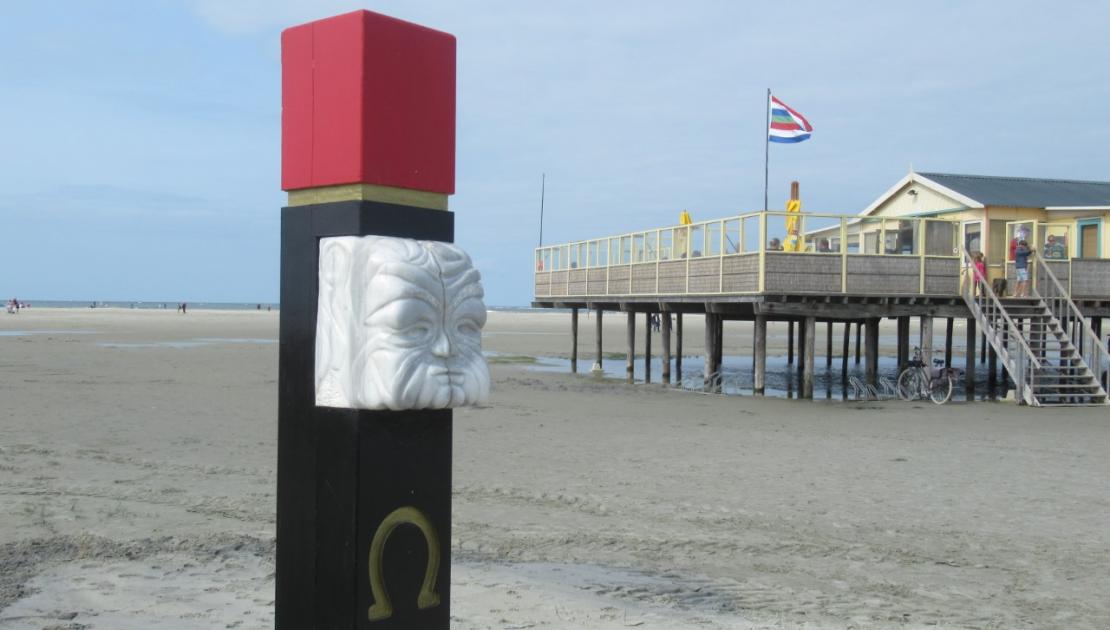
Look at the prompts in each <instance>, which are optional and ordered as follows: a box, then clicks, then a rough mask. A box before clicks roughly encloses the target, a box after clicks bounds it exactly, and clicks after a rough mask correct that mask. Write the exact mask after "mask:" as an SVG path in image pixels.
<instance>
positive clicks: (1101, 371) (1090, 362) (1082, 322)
mask: <svg viewBox="0 0 1110 630" xmlns="http://www.w3.org/2000/svg"><path fill="white" fill-rule="evenodd" d="M1030 258H1031V259H1033V260H1035V261H1036V263H1035V264H1036V266H1037V287H1036V288H1035V289H1034V290H1033V295H1036V296H1038V297H1040V298H1041V299H1042V300H1044V302H1045V304H1047V305H1048V310H1049V312H1050V313H1052V316H1053V317H1055V318H1056V320H1057V321H1058V322H1060V327H1061V328H1063V329H1064V332H1065V333H1066V334H1067V335H1068V338H1069V339H1071V343H1072V345H1073V346H1075V349H1076V351H1078V352H1079V356H1080V357H1081V358H1082V359H1083V362H1084V363H1086V364H1087V367H1088V368H1090V370H1091V372H1093V373H1094V375H1095V380H1097V381H1098V382H1099V383H1100V384H1101V386H1102V391H1103V393H1104V394H1105V393H1107V392H1110V352H1108V351H1107V349H1106V347H1105V346H1103V345H1102V340H1100V339H1099V338H1098V335H1096V334H1095V331H1094V329H1093V328H1091V324H1090V322H1088V321H1087V319H1086V318H1084V317H1083V313H1082V312H1080V310H1079V307H1078V306H1076V305H1075V302H1074V301H1072V299H1071V295H1070V294H1069V293H1068V292H1067V290H1066V289H1065V288H1064V285H1063V283H1061V282H1060V279H1059V278H1057V277H1056V274H1055V273H1053V272H1052V269H1051V268H1050V267H1049V266H1048V263H1046V262H1045V260H1044V258H1041V257H1040V256H1036V255H1034V256H1030ZM1108 402H1110V400H1108Z"/></svg>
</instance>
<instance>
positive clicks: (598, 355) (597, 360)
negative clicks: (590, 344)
mask: <svg viewBox="0 0 1110 630" xmlns="http://www.w3.org/2000/svg"><path fill="white" fill-rule="evenodd" d="M604 314H605V310H604V309H602V308H601V307H598V309H597V318H596V319H595V320H594V337H595V339H594V350H595V352H594V367H593V369H592V370H590V371H591V372H596V373H600V372H603V371H604V368H602V366H601V360H602V352H601V330H602V328H601V316H602V315H604Z"/></svg>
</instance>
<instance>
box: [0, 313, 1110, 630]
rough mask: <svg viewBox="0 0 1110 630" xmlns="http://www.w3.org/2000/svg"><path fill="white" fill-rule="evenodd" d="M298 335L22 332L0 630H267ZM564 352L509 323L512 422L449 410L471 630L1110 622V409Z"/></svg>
mask: <svg viewBox="0 0 1110 630" xmlns="http://www.w3.org/2000/svg"><path fill="white" fill-rule="evenodd" d="M277 317H278V314H277V313H276V312H274V313H265V312H253V311H243V312H226V311H225V312H216V311H208V312H206V311H190V313H189V314H188V315H185V316H182V315H180V314H178V313H175V312H173V311H131V310H122V309H118V310H117V309H97V310H95V311H93V310H80V309H78V310H64V309H41V310H37V309H29V310H26V311H24V312H22V313H21V314H19V315H15V316H2V317H0V414H2V415H0V628H13V629H15V628H18V629H23V628H28V629H30V628H34V629H39V628H64V629H70V630H77V629H78V628H97V629H110V628H150V627H159V628H171V629H176V628H181V629H185V628H225V627H234V628H269V627H272V624H273V534H274V504H275V494H274V490H275V488H274V477H275V470H276V461H275V459H276V433H277V432H276V429H277V423H276V414H277V409H276V403H277V384H276V379H277V344H276V343H275V342H276V338H277ZM699 319H700V318H698V317H694V316H688V317H687V318H686V344H685V346H686V347H685V351H686V353H687V354H688V355H695V354H697V353H699V352H700V351H701V350H700V348H701V338H702V329H701V326H700V321H698V320H699ZM605 323H606V326H605V331H606V333H605V341H606V343H605V349H604V350H605V352H606V354H607V355H612V356H621V357H623V353H624V347H623V344H624V320H623V318H621V317H613V316H610V317H608V318H607V319H606V320H605ZM638 323H640V330H639V331H638V332H639V333H640V334H641V335H642V333H643V330H642V319H641V320H639V322H638ZM783 328H785V327H783ZM580 329H581V332H582V339H581V345H580V349H579V352H580V357H582V358H587V357H589V358H591V359H592V353H593V337H592V334H593V322H592V321H591V320H588V319H587V318H586V317H585V315H583V317H582V320H581V322H580ZM568 331H569V316H568V315H566V314H558V313H492V314H491V317H490V322H489V324H488V326H487V330H486V335H485V341H484V344H485V348H486V349H487V350H491V351H495V352H497V353H499V354H498V355H497V356H496V357H495V358H494V359H493V360H492V361H493V363H492V365H491V370H492V375H493V383H494V390H493V395H492V399H491V401H490V403H489V404H488V405H487V406H485V407H482V408H470V409H462V410H458V411H457V412H456V414H455V436H456V438H455V497H454V527H453V530H452V536H451V539H452V540H451V544H452V549H453V554H454V562H455V564H454V567H453V569H452V571H453V584H452V589H453V599H452V603H451V605H452V616H453V622H452V627H455V628H462V629H468V630H469V629H478V628H506V629H508V628H541V627H542V628H566V629H571V628H600V629H603V630H608V629H610V628H613V629H615V628H625V627H638V628H651V629H660V630H661V629H664V628H667V629H673V628H711V629H712V628H848V627H853V628H936V627H942V628H1013V627H1031V628H1069V629H1071V628H1092V629H1095V628H1106V627H1110V598H1107V596H1106V593H1108V592H1110V562H1108V560H1110V527H1107V526H1106V523H1108V522H1110V481H1108V479H1110V413H1108V411H1107V410H1106V409H1063V410H1052V411H1041V410H1036V409H1028V408H1022V407H1017V406H1014V405H1013V404H1010V403H987V402H977V403H956V404H949V405H945V406H943V407H938V406H934V405H932V404H929V403H899V402H884V403H843V402H839V401H830V402H826V401H816V402H799V401H790V400H782V399H772V398H767V399H761V398H753V397H750V396H741V397H736V396H717V395H706V394H701V393H696V392H689V391H681V390H676V389H673V388H666V387H663V386H660V385H635V386H628V385H625V384H623V383H622V382H619V381H615V380H607V379H598V378H594V377H590V376H589V375H579V376H572V375H569V374H561V373H551V372H538V371H535V370H533V369H532V364H531V363H530V361H529V359H528V357H536V356H552V357H564V358H565V357H567V356H569V335H568V334H567V333H568ZM772 332H773V333H774V332H775V331H772ZM818 332H819V343H818V345H819V346H821V345H822V344H821V343H820V342H822V341H823V339H821V338H820V336H821V334H822V333H823V329H819V331H818ZM778 335H779V338H778V339H775V338H773V339H772V341H771V344H770V347H771V351H772V353H779V354H781V353H782V352H783V348H784V346H785V337H784V336H783V335H784V332H779V333H778ZM960 335H962V331H960V332H958V333H957V338H958V339H959V338H960V337H959V336H960ZM839 341H840V339H839V337H838V338H837V339H836V345H837V346H838V345H839ZM750 342H751V335H750V328H744V327H742V326H739V325H735V326H734V325H732V324H731V323H730V324H729V326H727V327H726V344H727V346H726V347H728V348H729V350H728V351H729V352H730V353H735V354H744V353H745V352H746V349H747V348H749V347H750ZM853 344H854V339H853ZM638 345H640V346H641V348H642V339H641V342H640V344H638ZM653 346H654V348H655V349H656V351H658V348H659V343H658V339H656V340H655V342H654V343H653ZM819 357H823V352H819ZM614 360H615V361H619V362H620V363H621V364H623V359H614ZM958 365H959V364H958ZM655 377H656V378H658V374H656V375H655Z"/></svg>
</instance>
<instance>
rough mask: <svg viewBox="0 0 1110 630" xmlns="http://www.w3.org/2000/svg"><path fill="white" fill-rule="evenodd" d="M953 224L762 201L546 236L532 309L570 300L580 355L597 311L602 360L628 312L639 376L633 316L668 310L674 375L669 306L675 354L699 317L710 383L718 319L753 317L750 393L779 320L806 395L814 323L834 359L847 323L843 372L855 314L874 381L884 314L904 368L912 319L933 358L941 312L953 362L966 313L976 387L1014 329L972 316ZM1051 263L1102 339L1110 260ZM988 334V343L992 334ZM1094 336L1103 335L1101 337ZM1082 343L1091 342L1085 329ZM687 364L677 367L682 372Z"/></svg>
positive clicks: (715, 375) (758, 384)
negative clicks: (609, 330) (635, 226)
mask: <svg viewBox="0 0 1110 630" xmlns="http://www.w3.org/2000/svg"><path fill="white" fill-rule="evenodd" d="M792 219H793V220H794V222H795V223H794V224H793V225H792V224H791V223H790V221H791V220H792ZM807 221H808V222H809V225H811V226H813V225H816V226H818V227H819V228H820V229H819V230H817V229H814V230H811V231H812V232H813V233H819V234H825V235H827V234H830V233H831V234H836V235H838V236H837V237H836V238H832V239H829V238H827V237H822V238H821V239H820V241H818V240H817V239H816V238H808V237H807V236H806V234H807V231H806V222H807ZM776 226H779V227H780V229H781V230H782V231H795V232H796V233H797V235H798V237H797V243H798V245H797V246H796V247H797V250H798V251H781V250H777V249H771V248H769V247H768V243H769V242H770V239H769V235H770V234H772V233H774V232H773V231H772V230H773V229H774V228H775V227H776ZM830 226H831V227H830ZM779 233H783V232H779ZM958 233H959V224H958V222H955V221H945V220H939V219H929V218H912V217H908V218H907V217H900V218H896V219H889V218H882V219H878V220H875V221H870V222H868V221H862V220H859V219H858V218H855V217H846V216H840V215H812V214H807V215H802V216H801V217H798V216H797V215H795V216H794V217H790V216H789V215H787V214H786V213H777V212H757V213H752V214H748V215H741V216H738V217H730V218H726V219H720V220H716V221H709V222H704V223H695V224H693V225H684V226H672V227H668V228H660V229H655V230H648V231H645V232H638V233H630V234H624V235H619V236H614V237H606V238H600V239H593V240H587V241H580V242H575V243H567V244H564V245H555V246H550V247H542V248H538V249H536V252H535V256H536V257H535V293H534V300H533V306H535V307H539V308H568V309H571V312H572V331H571V333H572V347H573V348H574V351H573V352H574V356H575V358H577V345H578V343H577V313H578V310H579V309H591V310H593V311H595V312H596V315H597V319H596V322H597V340H596V363H595V369H596V368H597V367H599V366H600V365H601V361H602V355H601V320H602V317H603V315H604V313H605V312H606V311H613V312H622V313H625V314H626V316H627V318H628V329H627V336H628V339H627V351H628V354H627V356H628V358H627V364H626V368H627V378H628V380H629V382H632V380H633V374H634V372H633V360H634V357H635V336H636V317H635V316H636V315H637V314H639V313H643V314H644V318H643V321H644V322H645V328H646V327H647V326H649V325H650V324H649V322H650V320H651V316H652V315H653V314H660V315H662V316H663V317H662V319H661V322H666V323H667V328H668V330H667V331H666V334H664V335H663V337H662V346H663V353H664V356H663V365H664V367H663V374H664V378H665V379H666V381H669V380H670V379H671V376H672V372H671V369H670V362H671V356H670V333H671V331H670V330H669V328H670V319H669V317H668V315H675V316H677V319H676V326H675V328H676V330H675V340H674V341H675V347H676V353H675V360H676V362H680V361H681V355H682V342H683V339H682V319H681V318H682V316H683V315H686V314H697V315H701V316H703V317H704V318H705V322H706V326H705V374H704V382H705V386H706V388H707V389H709V390H711V391H718V390H719V389H720V386H721V383H720V364H721V358H722V356H723V353H724V349H723V347H722V346H723V335H722V333H721V331H722V325H723V322H724V321H729V320H741V321H751V322H753V325H754V339H753V355H754V356H753V361H754V391H755V393H756V394H762V393H763V392H764V390H765V383H766V352H767V328H768V325H770V324H772V323H782V322H785V323H786V325H787V327H788V332H787V335H788V339H789V341H788V350H787V362H788V363H790V364H794V363H795V350H796V355H797V357H796V361H797V363H796V365H797V367H798V368H799V369H800V371H801V376H802V379H801V382H802V386H801V395H802V397H804V398H812V396H813V375H814V370H815V362H816V351H817V347H818V346H817V334H818V327H819V326H820V325H824V333H825V344H824V345H825V354H826V366H830V365H831V362H832V348H833V339H834V327H835V326H842V330H841V333H842V346H843V351H842V369H843V370H844V372H845V373H846V372H847V363H848V354H849V352H848V351H849V346H850V343H851V326H852V324H855V326H856V340H855V357H856V358H855V361H856V363H859V362H860V354H861V352H860V345H861V339H862V345H863V353H862V354H863V361H864V363H865V373H866V377H867V381H868V382H869V383H871V384H875V383H876V380H877V375H878V360H879V350H880V344H879V324H880V321H881V320H882V319H884V318H886V319H893V320H896V322H897V358H898V363H899V365H903V364H904V363H905V361H906V359H907V358H908V357H909V348H910V346H911V343H910V338H911V334H912V332H913V331H912V330H911V319H914V320H916V321H917V323H918V331H917V332H918V335H919V339H921V340H922V343H921V345H922V356H925V357H931V356H932V347H931V344H932V339H933V328H934V325H938V326H939V324H935V323H934V322H935V321H936V320H937V318H942V319H943V325H944V329H943V330H944V360H945V363H946V365H951V363H952V336H953V331H954V322H955V320H956V319H963V320H965V322H966V330H967V333H966V334H967V342H966V348H967V351H966V358H965V362H966V365H965V370H966V372H965V373H966V375H967V377H966V378H967V383H966V385H967V387H968V388H969V391H971V388H973V387H974V385H975V383H974V379H975V370H974V368H975V359H976V356H975V355H976V349H977V347H979V348H981V349H982V350H983V351H984V352H985V354H986V356H983V357H980V360H981V361H982V360H983V359H988V360H989V361H990V362H991V366H992V368H993V370H991V371H989V374H990V377H989V378H990V380H991V381H992V384H993V381H994V380H995V379H996V378H997V376H996V374H997V370H998V368H997V366H996V365H995V362H996V360H997V357H996V349H995V346H997V347H998V348H1000V349H1003V350H1004V349H1005V348H1006V347H1007V346H1003V345H1000V344H1003V343H1010V340H1009V339H1006V340H1005V341H1003V340H1002V336H1003V333H1006V334H1009V331H1008V330H1007V331H996V330H993V329H992V330H983V329H982V327H977V319H976V317H977V313H976V312H973V310H972V309H971V308H970V306H969V301H968V298H966V297H965V293H966V291H965V289H967V288H968V286H967V283H968V282H969V274H968V273H967V271H966V265H965V261H964V259H963V258H962V250H961V247H960V244H959V242H958V240H957V235H958ZM1050 264H1052V265H1053V268H1054V273H1056V270H1060V272H1059V273H1056V275H1061V276H1063V277H1065V278H1066V279H1067V283H1068V286H1069V287H1070V286H1072V285H1075V286H1077V287H1079V286H1081V287H1082V288H1083V289H1082V294H1081V295H1078V296H1072V299H1074V304H1075V306H1076V307H1077V308H1078V309H1080V311H1081V312H1082V315H1083V318H1085V321H1084V322H1083V324H1082V325H1083V326H1088V327H1089V328H1090V329H1091V330H1095V331H1098V332H1097V335H1098V337H1097V338H1098V339H1099V340H1103V339H1104V337H1102V333H1101V331H1102V318H1104V317H1110V260H1089V259H1088V260H1068V261H1053V262H1052V263H1050ZM1036 281H1037V280H1036V279H1035V280H1034V282H1035V283H1036ZM1042 282H1047V280H1042ZM1035 286H1036V284H1034V287H1035ZM1003 302H1005V300H1003ZM1012 319H1013V320H1014V321H1015V325H1018V326H1024V328H1023V330H1024V329H1028V330H1031V329H1032V328H1031V324H1029V323H1028V322H1027V321H1026V320H1027V319H1028V318H1023V317H1015V318H1012ZM1008 321H1009V320H1008ZM1077 326H1078V324H1077ZM977 328H978V330H977ZM795 331H796V334H797V337H796V345H795ZM988 335H989V336H988ZM1013 336H1016V335H1013ZM646 339H647V341H646V342H645V347H644V354H645V365H647V366H648V368H647V369H646V370H645V380H646V381H649V382H650V380H651V373H650V361H651V344H650V335H647V336H646ZM988 340H989V341H990V343H986V342H985V341H988ZM977 342H978V343H977ZM1100 343H1101V344H1102V345H1105V341H1100ZM979 344H981V345H979ZM912 345H918V344H912ZM1079 345H1080V347H1081V348H1082V347H1083V344H1082V340H1080V341H1079ZM1088 345H1093V344H1088ZM1007 356H1009V355H1007ZM1092 356H1095V357H1096V359H1095V360H1096V361H1099V360H1100V359H1098V358H1097V357H1098V356H1102V355H1092ZM573 364H574V362H573V361H572V365H573ZM680 369H681V368H680V367H679V366H678V365H676V371H679V370H680ZM678 373H681V372H680V371H679V372H678ZM666 381H665V382H666Z"/></svg>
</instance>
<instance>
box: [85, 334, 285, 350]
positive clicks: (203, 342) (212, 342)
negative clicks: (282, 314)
mask: <svg viewBox="0 0 1110 630" xmlns="http://www.w3.org/2000/svg"><path fill="white" fill-rule="evenodd" d="M277 342H278V340H277V339H252V338H240V337H200V338H197V339H186V340H183V341H145V342H123V341H118V342H117V341H101V342H98V343H97V344H96V345H98V346H100V347H101V348H179V349H180V348H203V347H205V346H218V345H225V344H259V345H266V344H276V343H277Z"/></svg>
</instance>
